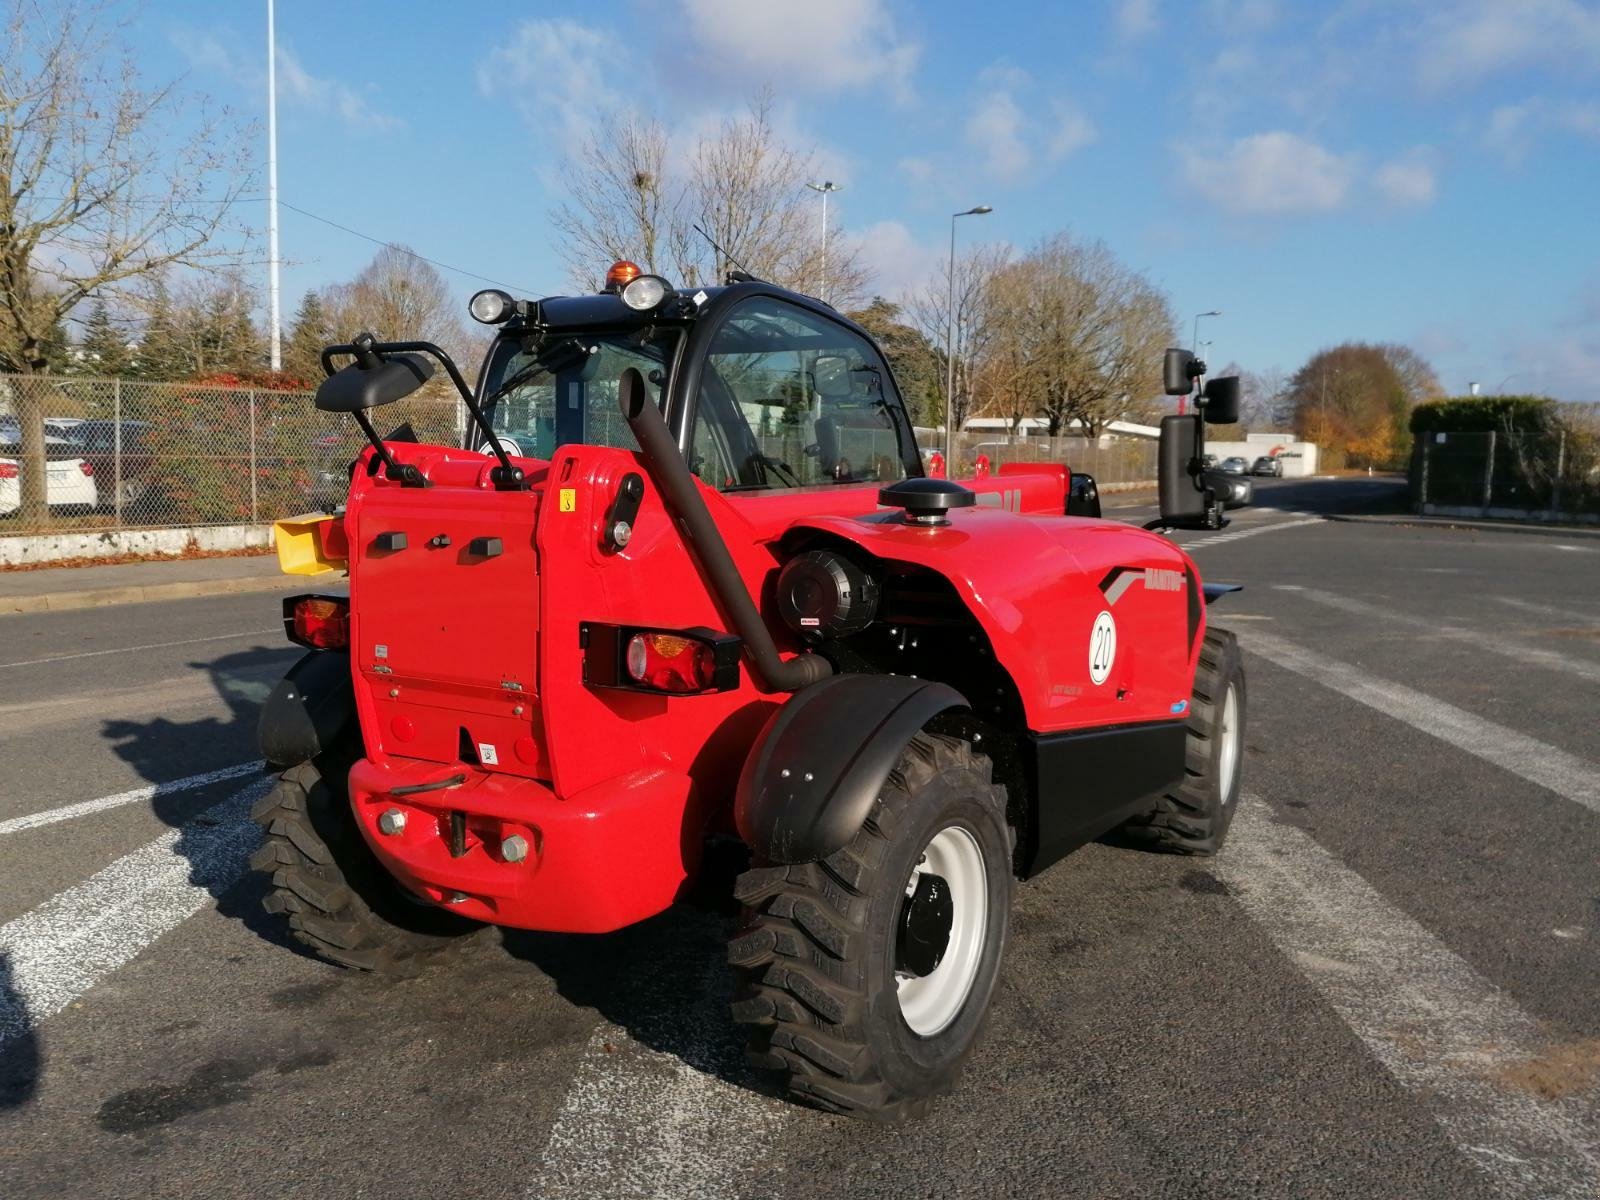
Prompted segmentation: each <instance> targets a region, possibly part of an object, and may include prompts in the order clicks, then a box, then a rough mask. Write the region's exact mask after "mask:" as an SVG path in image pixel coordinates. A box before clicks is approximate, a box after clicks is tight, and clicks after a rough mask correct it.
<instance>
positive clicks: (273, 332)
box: [251, 0, 283, 488]
mask: <svg viewBox="0 0 1600 1200" xmlns="http://www.w3.org/2000/svg"><path fill="white" fill-rule="evenodd" d="M276 23H277V22H276V14H275V12H274V5H273V0H267V342H268V345H269V347H270V349H271V356H270V360H269V361H270V363H271V366H272V369H273V370H274V371H277V370H279V369H281V368H282V366H283V322H282V318H281V315H280V312H279V298H278V45H277V33H276V30H275V28H274V26H275V25H276ZM252 408H253V406H252ZM253 479H254V477H253V476H252V483H251V486H252V488H253V487H254V486H255V485H254V482H253Z"/></svg>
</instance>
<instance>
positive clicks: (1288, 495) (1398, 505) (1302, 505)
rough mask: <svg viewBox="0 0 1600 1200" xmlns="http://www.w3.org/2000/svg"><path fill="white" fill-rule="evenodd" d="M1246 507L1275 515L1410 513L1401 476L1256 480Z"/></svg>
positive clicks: (1408, 495) (1407, 495) (1343, 476)
mask: <svg viewBox="0 0 1600 1200" xmlns="http://www.w3.org/2000/svg"><path fill="white" fill-rule="evenodd" d="M1255 485H1256V486H1255V499H1254V500H1253V501H1252V502H1251V504H1250V506H1249V507H1250V508H1264V509H1271V510H1276V511H1279V512H1307V513H1312V514H1316V515H1320V514H1324V513H1372V514H1380V513H1381V514H1390V513H1406V512H1410V511H1411V507H1410V492H1409V489H1408V485H1407V483H1406V478H1405V476H1404V475H1372V476H1366V475H1341V476H1338V477H1337V478H1333V479H1316V478H1311V479H1282V480H1279V479H1257V480H1255Z"/></svg>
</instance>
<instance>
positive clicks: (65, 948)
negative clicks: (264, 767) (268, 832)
mask: <svg viewBox="0 0 1600 1200" xmlns="http://www.w3.org/2000/svg"><path fill="white" fill-rule="evenodd" d="M271 783H272V780H270V779H258V780H254V781H252V782H251V783H250V784H249V785H248V786H246V787H244V788H241V789H240V790H239V791H237V792H235V793H234V794H233V795H232V796H230V797H229V798H228V799H226V800H224V801H222V802H221V803H220V804H216V805H213V806H212V807H211V808H208V809H207V810H206V811H205V812H204V813H202V814H201V815H200V816H198V817H196V818H195V819H194V820H193V821H191V822H190V823H189V824H187V825H184V826H183V827H181V828H179V829H174V830H171V831H170V832H168V833H165V834H163V835H162V836H160V837H158V838H157V839H156V840H155V841H153V842H151V843H149V844H148V845H146V846H143V847H141V848H140V849H138V850H135V851H133V852H132V853H131V854H127V855H124V856H123V857H122V858H119V859H117V861H116V862H114V863H112V864H111V865H110V866H108V867H106V868H105V869H104V870H103V871H99V872H97V873H96V874H94V875H92V876H90V877H89V878H88V879H86V880H84V881H83V882H82V883H80V884H77V885H76V886H74V887H70V888H68V889H67V890H66V891H64V892H61V893H59V894H57V895H56V896H53V897H52V898H51V899H49V900H46V901H45V902H44V903H43V904H41V905H40V906H39V907H38V908H35V909H33V910H32V911H31V912H27V913H24V914H23V915H22V916H20V917H17V918H16V919H15V920H13V921H10V922H8V923H7V924H5V925H0V961H4V962H5V963H6V965H7V970H8V973H9V975H10V987H9V991H8V992H4V993H0V1046H3V1045H4V1044H5V1043H6V1042H7V1041H9V1040H11V1039H12V1038H14V1037H17V1036H19V1035H20V1034H23V1033H25V1032H27V1031H28V1030H29V1029H30V1028H32V1027H33V1026H34V1025H37V1024H38V1023H39V1022H40V1021H43V1020H45V1019H46V1018H48V1017H51V1016H54V1015H55V1014H56V1013H58V1012H60V1011H61V1010H62V1009H64V1008H66V1007H67V1005H69V1004H71V1003H72V1002H73V1001H74V1000H76V999H78V997H80V996H82V995H83V994H84V993H85V992H87V991H88V990H89V989H90V988H92V987H94V985H95V984H97V983H99V982H100V981H101V980H102V979H104V978H105V977H106V976H107V975H109V974H111V972H113V971H115V970H116V969H117V968H118V967H120V966H122V965H123V964H125V963H127V962H128V961H129V960H131V959H132V958H133V957H134V956H135V955H137V954H138V953H139V952H140V951H141V950H143V949H144V948H145V947H146V946H148V945H149V944H150V943H151V942H153V941H155V940H156V939H157V938H159V937H160V936H161V935H162V934H164V933H166V932H167V931H168V930H169V929H172V928H173V927H175V926H176V925H178V924H179V923H180V922H182V921H183V920H185V919H186V918H187V917H190V916H192V915H193V914H194V913H196V912H198V911H199V910H200V909H201V908H202V907H204V906H205V904H206V903H207V902H208V901H209V900H210V898H211V894H212V893H213V892H218V891H221V890H223V889H224V888H227V887H228V886H230V885H231V884H232V883H233V882H234V880H236V879H237V878H238V877H239V876H240V875H241V874H242V873H243V871H244V869H245V866H246V863H247V861H248V859H249V857H250V853H251V851H253V850H254V849H255V847H256V845H257V844H258V843H259V841H260V830H259V829H258V828H257V826H256V825H255V823H254V822H253V821H251V820H250V806H251V805H252V804H253V803H254V802H255V800H256V799H257V797H259V796H261V795H262V794H264V793H265V792H266V790H267V788H268V787H269V786H271Z"/></svg>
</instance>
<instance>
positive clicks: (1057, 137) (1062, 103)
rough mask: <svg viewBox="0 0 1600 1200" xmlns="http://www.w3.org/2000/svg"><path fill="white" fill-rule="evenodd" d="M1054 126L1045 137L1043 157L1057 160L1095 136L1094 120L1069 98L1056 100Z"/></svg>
mask: <svg viewBox="0 0 1600 1200" xmlns="http://www.w3.org/2000/svg"><path fill="white" fill-rule="evenodd" d="M1054 108H1055V128H1054V129H1053V130H1052V131H1051V133H1050V135H1049V136H1048V137H1047V138H1046V139H1045V147H1044V149H1045V157H1046V158H1048V159H1049V160H1050V161H1051V162H1059V161H1060V160H1061V159H1063V158H1066V157H1067V155H1069V154H1071V153H1073V152H1074V151H1076V150H1081V149H1083V148H1084V147H1085V146H1087V145H1089V144H1090V143H1091V142H1093V141H1094V139H1095V137H1096V132H1095V127H1094V122H1093V121H1091V120H1089V118H1088V117H1087V116H1085V115H1084V113H1083V110H1082V109H1080V108H1079V107H1078V106H1077V105H1075V104H1073V103H1072V102H1071V101H1069V100H1058V101H1056V103H1055V105H1054Z"/></svg>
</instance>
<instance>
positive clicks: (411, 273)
mask: <svg viewBox="0 0 1600 1200" xmlns="http://www.w3.org/2000/svg"><path fill="white" fill-rule="evenodd" d="M322 303H323V307H324V309H325V310H326V313H327V317H326V320H327V326H328V328H329V329H331V330H332V331H333V335H334V337H335V338H337V339H338V340H340V341H345V340H348V339H349V338H352V337H354V336H355V335H356V334H357V333H360V332H363V331H369V332H372V333H375V334H377V335H378V337H379V339H380V340H388V341H417V340H422V341H430V342H434V343H436V344H437V345H439V346H440V347H442V348H443V349H444V350H446V351H448V352H449V354H450V356H451V357H452V358H454V359H455V360H456V361H457V362H459V363H460V364H461V365H462V368H463V370H466V371H469V372H470V370H471V368H472V367H473V366H474V365H475V364H476V361H477V359H478V358H479V356H481V354H482V353H483V349H484V346H485V345H486V342H485V341H484V339H482V338H479V337H475V336H474V335H473V334H472V333H471V332H469V331H468V329H467V326H466V324H465V323H464V322H463V321H462V320H461V317H460V316H459V315H458V310H457V307H456V299H455V295H454V293H452V292H451V290H450V285H449V284H448V283H446V282H445V279H444V276H443V275H441V274H439V272H438V270H437V269H436V268H435V267H434V266H433V264H432V263H429V262H427V261H425V260H424V259H421V258H418V257H417V256H416V254H415V253H414V252H413V251H411V250H410V249H408V248H407V247H405V246H400V245H391V246H385V247H384V248H383V249H381V250H379V251H378V253H377V254H375V255H374V256H373V258H372V261H371V262H369V263H368V264H367V265H366V266H365V267H363V268H362V269H361V273H360V274H359V275H357V276H356V277H355V278H354V279H353V280H351V281H350V282H349V283H344V284H336V285H335V286H333V287H330V288H327V289H325V290H324V292H323V294H322ZM420 395H421V398H424V399H443V400H454V398H455V395H456V392H455V389H454V388H453V387H452V386H451V385H450V383H449V381H448V380H446V379H444V378H442V377H439V378H435V379H434V380H433V381H431V382H430V383H429V384H428V385H427V386H426V387H425V388H424V389H423V391H422V392H421V393H420Z"/></svg>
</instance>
